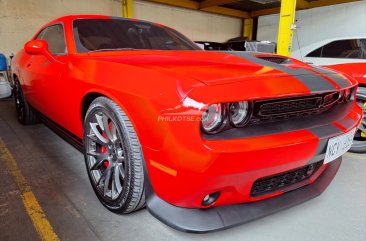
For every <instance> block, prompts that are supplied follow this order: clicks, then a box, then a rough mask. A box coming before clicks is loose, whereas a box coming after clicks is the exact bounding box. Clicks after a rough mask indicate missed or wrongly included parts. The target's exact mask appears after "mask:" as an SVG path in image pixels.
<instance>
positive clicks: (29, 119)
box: [13, 79, 39, 125]
mask: <svg viewBox="0 0 366 241" xmlns="http://www.w3.org/2000/svg"><path fill="white" fill-rule="evenodd" d="M13 95H14V100H15V109H16V112H17V118H18V121H19V122H20V123H21V124H23V125H31V124H36V123H38V122H39V121H38V118H37V116H36V114H35V113H34V110H33V109H32V107H31V106H30V105H29V104H28V102H27V99H26V98H25V96H24V94H23V90H22V87H21V85H20V83H19V81H18V80H17V79H16V80H15V81H14V89H13Z"/></svg>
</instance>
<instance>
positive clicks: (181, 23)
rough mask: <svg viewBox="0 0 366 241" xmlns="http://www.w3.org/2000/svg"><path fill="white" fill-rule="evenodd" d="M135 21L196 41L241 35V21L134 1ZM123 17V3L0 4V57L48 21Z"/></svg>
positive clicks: (13, 0)
mask: <svg viewBox="0 0 366 241" xmlns="http://www.w3.org/2000/svg"><path fill="white" fill-rule="evenodd" d="M133 11H134V17H135V18H139V19H145V20H149V21H154V22H160V23H162V24H165V25H168V26H171V27H173V28H175V29H177V30H178V31H180V32H182V33H184V34H185V35H187V36H188V37H190V38H191V39H193V40H211V41H225V40H227V39H229V38H232V37H237V36H239V35H240V34H241V28H242V27H241V24H242V21H241V20H240V19H238V18H232V17H226V16H221V15H217V14H210V13H203V12H198V11H194V10H188V9H182V8H177V7H170V6H165V5H161V4H154V3H148V2H144V1H138V0H133ZM81 13H82V14H105V15H113V16H121V14H122V4H121V0H0V53H5V55H6V56H9V55H10V54H11V53H14V54H15V53H16V52H17V51H18V50H19V49H21V48H22V47H23V45H24V43H25V42H26V41H27V40H29V39H30V38H31V37H32V36H33V34H35V32H36V31H37V30H38V29H39V28H40V27H41V26H42V25H43V24H45V23H47V22H48V21H50V20H52V19H54V18H57V17H60V16H63V15H68V14H81Z"/></svg>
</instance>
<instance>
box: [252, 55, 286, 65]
mask: <svg viewBox="0 0 366 241" xmlns="http://www.w3.org/2000/svg"><path fill="white" fill-rule="evenodd" d="M256 58H258V59H263V60H265V61H269V62H272V63H275V64H291V63H292V61H291V59H289V58H284V57H278V56H256Z"/></svg>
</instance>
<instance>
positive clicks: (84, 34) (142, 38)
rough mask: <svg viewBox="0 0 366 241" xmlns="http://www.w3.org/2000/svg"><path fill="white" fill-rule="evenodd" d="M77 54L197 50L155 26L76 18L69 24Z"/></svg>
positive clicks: (124, 20)
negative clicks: (136, 50)
mask: <svg viewBox="0 0 366 241" xmlns="http://www.w3.org/2000/svg"><path fill="white" fill-rule="evenodd" d="M73 29H74V36H75V44H76V49H77V51H78V52H79V53H80V52H96V51H108V50H134V49H156V50H200V48H199V47H198V46H197V45H196V44H195V43H193V42H192V41H190V40H189V39H188V38H186V37H185V36H183V35H182V34H180V33H178V32H177V31H175V30H173V29H170V28H168V27H164V26H161V25H158V24H153V23H148V22H142V21H134V20H127V19H78V20H75V21H74V24H73Z"/></svg>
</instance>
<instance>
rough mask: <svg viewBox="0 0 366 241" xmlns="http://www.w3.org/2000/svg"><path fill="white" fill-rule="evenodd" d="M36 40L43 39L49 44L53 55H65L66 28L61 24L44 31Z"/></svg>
mask: <svg viewBox="0 0 366 241" xmlns="http://www.w3.org/2000/svg"><path fill="white" fill-rule="evenodd" d="M36 39H42V40H44V41H46V42H47V43H48V49H49V50H50V52H51V53H53V54H65V53H66V52H67V50H66V42H65V35H64V28H63V26H62V25H61V24H55V25H52V26H49V27H46V28H45V29H43V30H42V31H41V32H40V33H39V34H38V36H37V37H36Z"/></svg>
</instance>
